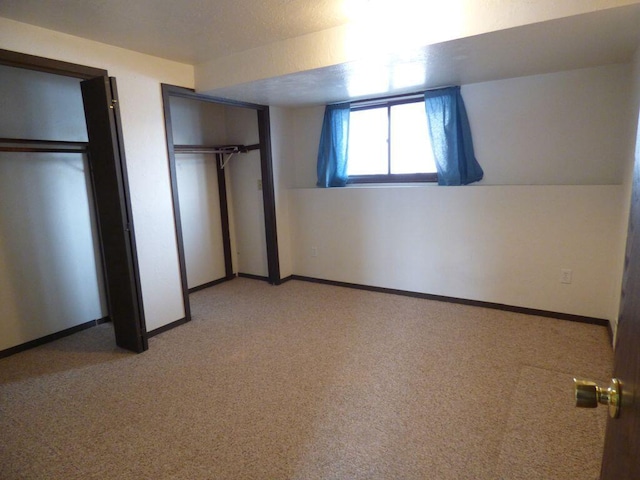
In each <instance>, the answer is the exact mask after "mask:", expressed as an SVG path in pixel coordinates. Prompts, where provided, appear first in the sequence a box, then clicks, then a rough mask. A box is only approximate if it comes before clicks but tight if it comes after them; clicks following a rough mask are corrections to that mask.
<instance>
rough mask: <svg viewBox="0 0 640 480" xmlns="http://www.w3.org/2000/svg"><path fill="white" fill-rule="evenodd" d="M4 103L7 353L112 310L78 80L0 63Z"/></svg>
mask: <svg viewBox="0 0 640 480" xmlns="http://www.w3.org/2000/svg"><path fill="white" fill-rule="evenodd" d="M0 100H1V103H2V108H0V137H1V139H2V140H1V141H0V146H1V147H2V148H1V151H0V319H1V320H2V321H1V322H0V351H3V350H7V349H10V348H12V347H15V346H18V345H22V344H25V343H27V342H30V341H33V340H36V339H40V338H42V337H46V336H48V335H52V334H55V333H58V332H61V331H63V330H67V329H70V328H73V327H77V326H79V325H82V324H85V323H88V322H92V321H95V320H99V319H102V318H104V317H106V316H107V315H108V313H107V306H106V295H105V287H104V278H103V272H102V265H101V254H100V243H99V238H98V234H97V227H96V221H95V209H94V205H93V192H92V187H91V180H90V175H89V171H88V159H87V154H86V148H85V146H86V142H87V141H88V140H87V131H86V124H85V116H84V107H83V102H82V95H81V90H80V80H79V79H76V78H70V77H66V76H61V75H53V74H49V73H43V72H38V71H34V70H26V69H21V68H15V67H9V66H4V65H0ZM16 139H22V140H25V142H24V143H23V144H18V143H16V142H15V140H16ZM51 141H56V142H63V143H64V144H69V145H73V148H70V150H74V149H75V150H77V151H73V152H65V153H62V152H56V151H46V150H47V149H49V148H50V150H56V148H57V147H53V146H51ZM21 148H22V149H23V150H22V151H20V149H21ZM12 149H13V150H14V151H10V150H12ZM29 149H30V150H31V151H28V150H29Z"/></svg>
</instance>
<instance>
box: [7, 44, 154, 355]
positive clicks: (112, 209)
mask: <svg viewBox="0 0 640 480" xmlns="http://www.w3.org/2000/svg"><path fill="white" fill-rule="evenodd" d="M0 65H7V66H11V67H15V68H23V69H27V70H35V71H40V72H44V73H50V74H55V75H63V76H67V77H73V78H80V79H83V80H89V79H94V80H96V81H98V82H105V85H104V89H105V92H106V97H107V98H108V99H109V102H110V101H111V99H117V88H116V85H115V79H109V78H108V76H107V75H108V72H107V70H104V69H100V68H94V67H89V66H85V65H78V64H75V63H69V62H62V61H59V60H52V59H49V58H44V57H38V56H35V55H27V54H24V53H19V52H12V51H9V50H2V49H0ZM97 77H100V78H97ZM81 89H82V90H84V88H82V86H81ZM83 96H84V91H83ZM102 107H104V108H106V109H107V110H109V111H110V112H112V113H110V114H109V115H108V118H109V120H108V121H107V122H106V124H105V122H104V118H103V120H102V121H103V123H102V128H104V131H98V132H96V130H95V128H96V124H94V125H93V126H92V127H89V125H87V127H88V129H89V128H91V129H92V130H93V133H91V130H90V131H89V138H90V141H89V144H88V147H87V146H86V144H84V143H83V144H82V148H88V157H89V164H90V166H91V169H92V170H93V172H92V181H94V182H95V178H96V166H97V165H96V161H97V158H98V157H99V156H101V157H102V160H101V161H100V165H99V167H100V168H107V169H109V168H110V169H112V173H113V176H112V179H111V183H110V184H109V185H108V186H107V187H105V182H104V179H98V182H95V183H94V192H93V193H94V196H95V197H96V200H97V197H104V196H105V194H107V196H108V194H109V192H111V193H113V192H117V195H116V196H113V195H111V199H110V201H109V202H107V203H105V202H104V200H102V201H101V203H102V205H103V206H102V209H99V208H98V201H96V207H97V209H99V210H100V211H97V212H96V213H97V215H96V219H97V221H98V225H99V226H98V228H99V230H100V234H99V238H100V248H101V250H102V258H103V270H104V275H105V286H107V289H109V288H110V287H108V285H110V284H111V285H114V284H120V283H122V282H121V280H122V275H119V276H116V277H113V278H112V273H110V272H114V271H117V270H121V269H122V268H123V265H125V264H126V265H125V266H126V267H127V269H128V272H127V274H126V276H127V279H128V281H127V282H125V283H124V284H120V285H119V286H118V288H119V289H120V290H121V291H122V292H124V295H125V296H126V297H128V298H129V303H128V305H129V310H128V311H126V312H125V311H124V309H123V307H122V305H120V304H119V305H118V306H117V309H118V311H119V312H120V314H119V315H116V314H115V312H114V305H109V316H110V319H111V320H112V321H113V322H114V328H115V330H116V343H117V344H118V345H120V346H121V347H123V348H127V349H129V350H133V351H136V352H141V351H144V350H146V349H147V348H148V346H147V335H146V330H145V321H144V310H143V304H142V289H141V286H140V274H139V268H138V258H137V251H136V244H135V236H134V231H133V220H132V213H131V203H130V198H129V186H128V180H127V171H126V162H125V158H124V149H123V145H124V143H123V138H122V127H121V125H122V124H121V122H120V115H119V112H118V110H117V109H116V108H114V109H110V108H109V105H107V104H105V105H102ZM93 108H94V106H93V105H88V104H87V103H86V101H85V116H86V117H87V119H88V118H89V116H90V115H94V114H95V113H96V112H95V111H92V110H93ZM95 108H100V106H98V105H96V106H95ZM103 113H104V112H103ZM103 117H104V115H103ZM107 130H108V131H107ZM96 135H98V136H102V137H104V138H108V139H109V140H106V141H105V143H100V144H98V143H99V142H98V141H97V140H95V137H96ZM5 140H6V141H7V142H13V143H15V142H16V141H18V140H15V139H5ZM28 142H31V143H34V142H36V143H37V141H33V140H29V141H28ZM20 143H24V142H22V141H20ZM50 143H51V141H49V140H47V141H46V142H44V143H43V145H35V146H32V147H31V148H32V149H35V148H41V149H42V147H43V146H44V145H49V144H50ZM54 143H56V142H54ZM57 143H60V142H57ZM76 143H77V142H76ZM109 145H111V148H112V150H113V153H114V155H113V156H111V157H105V156H104V151H103V149H104V148H106V147H107V146H109ZM59 147H60V146H59V145H56V148H59ZM73 148H74V149H75V148H77V146H75V145H73ZM98 175H99V174H98ZM114 180H115V183H113V181H114ZM106 183H109V182H106ZM105 216H106V217H111V218H112V219H113V218H120V226H117V225H116V224H115V223H114V222H104V220H105V218H104V217H105ZM123 231H124V232H126V234H123V233H122V232H123ZM118 236H119V237H120V242H121V245H120V253H122V252H125V253H126V255H125V256H117V258H116V257H114V256H113V254H112V253H107V250H108V249H109V247H108V246H107V245H106V244H105V242H106V240H105V238H107V237H109V238H111V239H113V238H117V237H118ZM123 240H124V242H123ZM111 293H112V292H111ZM109 294H110V293H109V292H107V296H109ZM123 312H124V313H123ZM115 316H119V318H118V319H116V318H114V317H115Z"/></svg>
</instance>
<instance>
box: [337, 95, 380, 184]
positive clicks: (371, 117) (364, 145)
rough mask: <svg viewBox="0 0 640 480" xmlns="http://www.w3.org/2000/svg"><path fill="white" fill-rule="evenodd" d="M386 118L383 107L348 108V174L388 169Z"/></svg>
mask: <svg viewBox="0 0 640 480" xmlns="http://www.w3.org/2000/svg"><path fill="white" fill-rule="evenodd" d="M388 121H389V118H388V115H387V108H386V107H384V108H372V109H368V110H357V111H355V112H351V115H350V118H349V164H348V168H347V170H348V171H347V173H348V175H386V174H387V173H389V171H388V170H389V166H388V163H389V162H388V146H387V135H388V132H389V130H388V126H387V123H388Z"/></svg>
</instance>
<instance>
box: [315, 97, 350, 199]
mask: <svg viewBox="0 0 640 480" xmlns="http://www.w3.org/2000/svg"><path fill="white" fill-rule="evenodd" d="M350 112H351V106H350V105H349V104H348V103H341V104H338V105H327V107H326V109H325V111H324V121H323V123H322V133H321V134H320V146H319V147H318V183H317V185H318V186H319V187H344V186H345V185H346V184H347V180H348V176H347V147H348V141H349V113H350Z"/></svg>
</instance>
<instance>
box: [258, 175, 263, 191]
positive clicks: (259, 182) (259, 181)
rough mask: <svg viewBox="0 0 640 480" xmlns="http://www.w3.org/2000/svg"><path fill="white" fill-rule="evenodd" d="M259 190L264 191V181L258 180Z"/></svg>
mask: <svg viewBox="0 0 640 480" xmlns="http://www.w3.org/2000/svg"><path fill="white" fill-rule="evenodd" d="M258 190H262V179H261V178H259V179H258Z"/></svg>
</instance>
